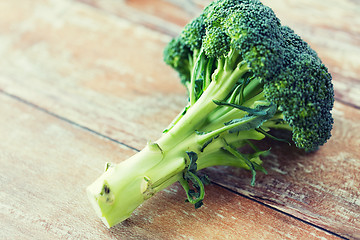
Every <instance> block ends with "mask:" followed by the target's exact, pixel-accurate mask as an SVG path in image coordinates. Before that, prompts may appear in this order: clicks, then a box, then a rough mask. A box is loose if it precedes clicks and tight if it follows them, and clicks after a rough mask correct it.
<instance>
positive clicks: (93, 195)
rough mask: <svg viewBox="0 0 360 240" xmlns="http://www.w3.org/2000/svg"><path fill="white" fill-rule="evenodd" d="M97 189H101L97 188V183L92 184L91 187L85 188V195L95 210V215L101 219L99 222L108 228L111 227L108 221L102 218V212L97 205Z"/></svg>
mask: <svg viewBox="0 0 360 240" xmlns="http://www.w3.org/2000/svg"><path fill="white" fill-rule="evenodd" d="M98 189H102V186H99V184H97V182H94V183H93V184H92V185H90V186H89V187H87V189H86V193H87V196H88V199H89V201H90V203H91V206H92V207H93V209H94V210H95V213H96V215H97V216H98V217H99V218H100V219H101V221H102V222H103V223H104V224H105V226H107V227H108V228H110V227H111V225H110V223H109V222H108V220H107V219H106V218H105V217H104V216H103V213H102V210H101V208H100V205H99V197H100V191H101V190H100V191H99V190H98Z"/></svg>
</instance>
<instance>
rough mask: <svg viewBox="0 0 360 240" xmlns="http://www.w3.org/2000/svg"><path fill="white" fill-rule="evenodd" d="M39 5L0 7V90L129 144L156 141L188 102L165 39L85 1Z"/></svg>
mask: <svg viewBox="0 0 360 240" xmlns="http://www.w3.org/2000/svg"><path fill="white" fill-rule="evenodd" d="M20 2H21V3H20ZM42 2H43V3H41V2H37V3H38V4H35V1H32V0H29V1H22V0H21V1H19V2H18V3H16V1H13V2H6V1H5V2H1V3H0V4H2V6H1V7H0V8H1V9H3V10H4V13H5V14H1V16H0V54H1V55H2V56H7V57H6V60H4V59H3V60H1V61H0V88H1V89H3V90H4V91H7V92H9V93H11V94H15V95H17V96H21V97H22V98H24V99H26V100H28V101H31V102H33V103H35V104H37V105H39V106H41V107H43V108H46V109H49V110H51V111H52V112H55V113H57V114H59V115H61V116H63V117H66V118H69V119H71V120H73V121H75V122H77V123H79V124H81V125H85V126H87V127H89V128H91V129H93V130H95V131H99V132H101V133H103V134H105V135H109V136H111V137H113V138H115V139H117V140H119V141H122V142H124V143H126V144H128V145H131V146H133V147H137V148H140V147H142V146H144V145H145V144H146V142H147V141H148V140H149V139H157V138H158V137H159V136H160V134H161V132H162V130H163V129H164V128H165V127H166V126H167V124H169V120H170V119H172V118H173V117H174V116H176V115H177V113H178V112H179V111H180V109H181V108H182V107H183V106H185V102H186V99H185V97H184V96H185V89H184V88H183V87H182V86H180V83H179V81H178V79H177V74H176V73H175V72H174V71H172V69H170V67H167V66H166V65H165V63H163V61H162V51H163V47H164V45H165V44H166V42H168V40H169V37H168V36H166V35H163V34H160V33H157V32H154V31H150V30H147V29H146V28H144V27H141V26H139V25H134V24H132V23H130V22H128V21H125V20H121V19H118V18H114V17H112V16H107V15H105V16H104V15H103V12H102V11H98V10H96V9H93V8H91V7H87V5H84V4H79V3H76V2H75V3H74V2H72V1H61V2H56V1H55V2H54V1H48V0H43V1H42ZM26 3H27V4H26ZM18 5H21V7H20V10H19V14H13V12H17V11H18V10H17V9H18ZM104 36H107V37H104ZM124 36H126V37H124ZM144 38H145V39H146V43H145V44H144ZM104 46H106V47H104ZM169 89H171V91H169ZM164 99H166V101H164ZM135 109H136V110H137V111H134V110H135ZM149 121H151V122H149ZM145 123H146V124H145Z"/></svg>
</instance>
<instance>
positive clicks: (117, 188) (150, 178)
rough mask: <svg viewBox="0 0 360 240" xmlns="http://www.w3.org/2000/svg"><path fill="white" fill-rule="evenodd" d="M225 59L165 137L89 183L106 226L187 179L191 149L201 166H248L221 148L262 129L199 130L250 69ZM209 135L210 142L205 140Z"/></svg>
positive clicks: (242, 142)
mask: <svg viewBox="0 0 360 240" xmlns="http://www.w3.org/2000/svg"><path fill="white" fill-rule="evenodd" d="M224 63H225V61H222V62H219V63H218V68H217V69H218V70H217V71H216V73H214V74H213V75H212V81H211V82H210V84H209V85H208V87H207V90H206V91H205V92H204V93H203V94H202V95H201V96H200V98H199V99H198V100H197V101H196V102H195V103H194V104H193V105H192V106H190V107H189V108H188V109H187V111H186V113H184V114H183V115H181V117H177V118H176V121H175V123H174V125H173V126H172V127H171V128H170V129H168V131H166V132H165V133H164V134H163V136H162V137H161V138H160V139H158V140H157V141H156V142H155V143H148V145H147V146H146V147H145V148H144V149H143V150H142V151H140V152H139V153H137V154H135V155H134V156H133V157H131V158H129V159H128V160H126V161H123V162H121V163H120V164H116V165H110V167H109V168H108V169H107V170H106V171H105V172H104V173H103V174H102V175H101V176H100V177H99V178H98V179H97V180H96V181H95V182H94V183H93V184H92V185H90V186H89V187H88V189H87V193H88V197H89V199H90V201H91V203H92V205H93V207H94V208H95V209H96V212H97V214H98V215H99V216H100V218H101V219H102V220H103V222H104V223H105V224H106V226H108V227H111V226H113V225H115V224H117V223H119V222H121V221H123V220H125V219H126V218H128V217H129V216H130V215H131V213H132V212H133V211H134V210H135V209H136V208H137V207H138V206H139V205H141V204H142V203H143V202H144V201H145V200H146V199H148V198H150V197H151V196H152V195H154V194H155V193H156V192H158V191H160V190H162V189H164V188H166V187H168V186H170V185H171V184H173V183H175V182H177V181H182V183H184V181H183V177H184V176H183V174H184V171H185V170H186V168H187V167H188V165H189V160H188V159H187V154H186V152H189V151H193V152H196V153H197V154H198V157H199V159H198V161H197V166H198V167H197V170H200V169H203V168H206V167H210V166H216V165H229V166H236V167H242V168H247V169H248V168H249V167H248V165H247V164H246V163H244V161H241V160H239V159H238V158H237V157H235V156H233V155H231V154H229V153H228V152H227V151H224V150H221V149H222V148H224V147H226V146H227V145H229V144H231V145H233V146H234V147H241V146H244V145H246V141H247V140H248V139H255V140H260V139H262V138H264V135H263V134H261V133H259V132H257V131H255V130H254V129H252V130H248V131H243V132H242V133H241V134H240V135H237V134H229V133H228V131H226V130H229V129H230V127H227V128H226V129H221V128H219V129H221V130H216V131H217V132H216V134H212V135H207V136H205V135H204V136H201V135H198V134H197V133H196V130H197V129H201V128H204V122H205V119H206V117H203V116H210V115H211V113H212V112H213V111H214V110H215V109H216V108H217V107H218V106H217V105H216V104H215V103H214V102H213V100H214V99H220V100H221V99H225V98H226V97H227V96H228V95H229V94H230V93H231V91H232V89H233V86H234V85H235V83H236V82H237V81H238V80H239V79H240V78H241V77H242V76H243V75H244V74H245V73H247V72H248V67H247V65H246V64H242V65H238V66H237V67H236V69H235V70H233V71H231V70H228V69H225V68H224V67H223V66H224V65H223V64H224ZM221 64H222V65H221ZM199 114H201V115H202V116H199ZM223 123H224V122H221V123H216V119H214V126H223ZM239 124H242V123H239ZM215 135H217V138H215V137H216V136H215ZM206 141H210V142H211V144H209V145H208V146H207V144H206V145H204V144H205V142H206ZM202 192H203V191H202Z"/></svg>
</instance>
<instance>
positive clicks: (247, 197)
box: [0, 89, 357, 239]
mask: <svg viewBox="0 0 360 240" xmlns="http://www.w3.org/2000/svg"><path fill="white" fill-rule="evenodd" d="M0 93H1V94H3V95H5V96H8V97H10V98H12V99H14V100H16V101H18V102H21V103H23V104H26V105H28V106H30V107H33V108H35V109H37V110H38V111H41V112H43V113H46V114H48V115H50V116H52V117H55V118H56V119H59V120H61V121H64V122H66V123H68V124H70V125H72V126H75V127H78V128H80V129H82V130H84V131H88V132H90V133H92V134H94V135H97V136H100V137H102V138H104V139H107V140H109V141H112V142H114V143H117V144H120V145H122V146H124V147H126V148H129V149H130V150H133V151H135V152H139V151H140V150H139V149H137V148H135V147H132V146H130V145H128V144H125V143H123V142H120V141H118V140H116V139H114V138H112V137H109V136H106V135H104V134H102V133H100V132H97V131H95V130H92V129H90V128H88V127H86V126H83V125H81V124H78V123H76V122H74V121H72V120H70V119H68V118H65V117H63V116H60V115H58V114H56V113H53V112H51V111H49V110H47V109H45V108H42V107H40V106H38V105H36V104H34V103H32V102H29V101H27V100H25V99H23V98H21V97H19V96H16V95H13V94H11V93H8V92H6V91H4V90H2V89H0ZM337 101H341V100H337ZM341 102H342V103H344V102H343V101H341ZM345 104H346V103H345ZM348 105H350V106H351V107H354V108H357V107H356V106H352V105H351V104H348ZM212 184H214V185H216V186H218V187H220V188H223V189H225V190H227V191H229V192H232V193H234V194H236V195H238V196H241V197H244V198H246V199H248V200H251V201H253V202H256V203H258V204H260V205H263V206H265V207H267V208H269V209H271V210H273V211H276V212H278V213H281V214H284V215H286V216H288V217H291V218H293V219H295V220H298V221H300V222H302V223H305V224H307V225H309V226H312V227H315V228H317V229H319V230H322V231H324V232H326V233H328V234H331V235H333V236H335V237H338V238H340V239H348V238H346V237H344V236H341V235H339V234H337V233H335V232H332V231H330V230H328V229H326V228H324V227H321V226H318V225H316V224H313V223H311V222H308V221H306V220H304V219H301V218H299V217H296V216H294V215H292V214H289V213H286V212H284V211H282V210H280V209H277V208H275V207H273V206H270V205H268V204H266V203H264V202H261V201H259V200H256V198H255V197H254V198H251V197H249V196H246V195H244V194H241V193H239V192H236V191H234V190H232V189H230V188H228V187H226V186H223V185H221V184H218V183H216V182H213V181H212Z"/></svg>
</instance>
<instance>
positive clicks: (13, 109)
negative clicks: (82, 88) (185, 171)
mask: <svg viewBox="0 0 360 240" xmlns="http://www.w3.org/2000/svg"><path fill="white" fill-rule="evenodd" d="M17 100H18V99H14V98H12V97H9V96H7V95H4V94H1V93H0V116H1V117H0V132H1V134H0V164H1V168H0V182H1V186H2V187H1V192H0V216H1V217H0V224H1V226H2V227H1V230H0V238H1V239H200V238H208V239H217V238H223V239H236V238H237V237H238V236H239V234H241V236H242V239H254V238H255V239H260V238H267V239H279V238H281V239H337V237H335V236H333V235H329V234H328V233H326V232H324V231H322V230H319V229H317V228H315V227H313V226H310V225H308V224H305V223H304V222H300V221H298V220H296V219H294V218H291V217H289V216H286V215H284V214H281V213H279V212H276V211H274V210H272V209H269V208H267V207H265V206H264V205H261V204H258V203H255V202H253V201H250V200H249V199H246V198H244V197H241V196H238V195H236V194H234V193H231V192H229V191H226V190H225V189H223V188H221V187H218V186H215V185H210V186H208V187H207V189H206V191H207V193H208V197H207V200H206V204H207V205H206V206H205V207H203V208H201V209H199V210H195V209H193V206H191V204H186V203H185V202H184V198H185V193H184V192H183V191H182V190H181V186H180V185H178V184H176V185H173V186H171V187H170V188H168V189H166V190H164V191H163V192H161V193H159V194H158V195H156V196H154V197H153V198H151V199H150V200H149V201H147V202H146V203H145V204H144V205H143V206H142V207H141V208H139V209H137V210H136V211H135V213H134V215H133V216H132V217H131V218H130V219H129V220H127V221H125V222H123V223H122V224H119V225H117V226H116V227H114V228H112V229H106V227H105V226H104V225H103V224H102V223H101V222H100V220H99V219H98V218H97V217H96V216H95V213H94V212H93V209H91V207H90V204H89V203H88V200H87V198H86V194H85V188H86V186H87V185H88V184H89V183H91V182H92V181H93V180H94V178H96V177H97V176H98V175H99V174H100V171H101V170H100V169H101V167H102V166H103V164H104V162H105V161H113V162H118V159H119V158H120V159H123V158H125V157H128V156H129V155H131V154H133V151H130V150H129V149H126V148H124V147H123V146H121V145H119V144H116V143H114V142H111V141H108V140H107V139H104V138H102V137H99V136H98V135H95V134H93V133H91V132H89V131H86V130H84V129H81V128H79V127H78V126H76V125H72V124H69V122H65V121H63V120H61V119H58V118H56V117H54V116H51V115H49V114H48V113H46V112H44V111H39V109H37V108H34V107H33V106H29V105H28V104H25V103H23V102H19V101H17ZM269 223H271V224H269Z"/></svg>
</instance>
